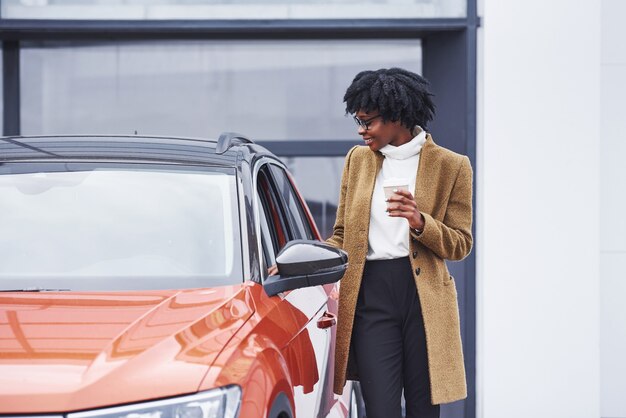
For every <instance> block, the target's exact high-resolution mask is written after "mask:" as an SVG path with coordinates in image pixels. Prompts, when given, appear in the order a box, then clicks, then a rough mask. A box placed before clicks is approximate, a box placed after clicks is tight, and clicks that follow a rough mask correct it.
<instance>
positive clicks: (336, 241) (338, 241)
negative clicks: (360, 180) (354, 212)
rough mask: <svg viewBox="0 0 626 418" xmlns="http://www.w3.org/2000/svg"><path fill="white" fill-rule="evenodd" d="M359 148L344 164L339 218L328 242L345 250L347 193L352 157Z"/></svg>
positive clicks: (336, 218) (350, 154)
mask: <svg viewBox="0 0 626 418" xmlns="http://www.w3.org/2000/svg"><path fill="white" fill-rule="evenodd" d="M356 148H357V147H356V146H355V147H352V149H350V151H348V155H346V160H345V162H344V164H343V174H342V175H341V189H340V191H339V205H338V206H337V216H336V217H335V225H334V226H333V235H332V236H331V237H330V238H328V239H327V240H326V243H328V244H330V245H332V246H333V247H336V248H342V249H343V229H344V225H345V222H344V215H345V212H346V210H345V209H346V207H345V205H346V193H347V189H348V177H349V173H350V157H351V156H352V153H353V152H354V150H355V149H356Z"/></svg>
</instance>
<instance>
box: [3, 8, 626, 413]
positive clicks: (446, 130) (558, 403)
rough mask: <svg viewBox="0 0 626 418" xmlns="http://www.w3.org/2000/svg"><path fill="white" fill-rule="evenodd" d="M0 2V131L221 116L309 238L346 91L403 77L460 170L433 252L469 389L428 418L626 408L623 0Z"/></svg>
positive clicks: (206, 123)
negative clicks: (454, 205) (450, 249)
mask: <svg viewBox="0 0 626 418" xmlns="http://www.w3.org/2000/svg"><path fill="white" fill-rule="evenodd" d="M0 4H1V7H0V38H1V39H2V68H3V78H2V81H3V83H2V87H1V88H2V92H3V100H2V101H1V103H0V106H1V107H2V115H3V117H2V118H1V120H0V126H1V127H2V131H3V133H4V135H18V134H23V135H37V134H72V133H104V134H129V133H134V132H138V133H141V134H158V135H177V136H194V137H209V138H216V137H217V136H218V135H219V133H220V132H222V131H237V132H241V133H244V134H247V135H249V136H250V137H252V138H253V139H254V140H255V141H257V142H260V143H262V144H264V145H266V146H267V147H268V148H270V149H271V150H272V151H274V152H275V153H276V154H278V155H280V156H281V157H283V158H284V160H285V161H286V162H287V164H288V165H289V166H290V168H291V170H292V172H293V173H294V174H295V176H296V181H297V182H298V184H299V186H300V189H301V190H303V191H304V193H305V198H306V199H307V201H308V202H309V206H310V207H311V209H312V211H313V212H314V216H315V217H316V221H317V222H318V225H319V226H320V229H321V230H322V233H323V234H324V235H326V236H327V235H329V234H330V231H331V228H332V223H333V222H334V215H335V208H336V205H337V197H338V194H339V190H338V184H339V179H340V176H341V169H342V166H343V157H344V155H345V153H346V151H347V150H348V149H349V148H350V147H351V146H352V145H354V144H358V143H359V141H358V138H357V135H356V129H355V126H354V125H353V122H352V121H351V120H350V119H349V118H347V117H346V116H345V114H344V107H343V103H342V96H343V92H344V91H345V88H346V87H347V85H348V84H349V83H350V81H351V79H352V77H353V76H354V75H355V74H356V73H357V72H358V71H360V70H363V69H376V68H381V67H391V66H400V67H405V68H408V69H411V70H413V71H416V72H419V73H421V74H423V75H424V76H426V77H427V78H428V79H429V80H430V81H431V84H432V89H433V92H434V93H435V96H436V97H435V100H436V103H437V118H436V120H435V121H434V122H433V123H432V125H431V126H429V127H428V130H429V131H430V132H431V133H432V134H433V136H434V138H435V140H436V142H438V143H440V144H442V145H444V146H447V147H449V148H451V149H453V150H455V151H457V152H460V153H462V154H466V155H468V156H469V157H470V160H471V161H472V164H473V167H474V173H475V208H476V215H475V229H476V234H475V236H476V240H475V243H476V246H475V251H474V252H473V253H472V255H471V256H470V257H469V258H468V259H466V260H465V261H464V262H462V263H451V265H450V269H451V270H452V272H453V274H454V275H455V277H456V282H457V286H458V291H459V302H460V307H461V316H462V334H463V335H462V337H463V342H464V350H465V359H466V369H467V374H468V385H469V396H468V399H466V400H465V401H462V402H457V403H454V404H451V405H446V407H445V408H443V409H442V417H444V418H461V417H464V418H473V417H481V418H501V417H507V418H508V417H528V416H534V417H564V418H570V417H572V418H573V417H605V418H626V401H624V400H623V397H622V396H621V392H622V391H623V390H622V386H623V385H621V381H622V380H623V378H622V376H626V364H625V363H626V362H625V361H624V360H623V354H622V353H623V352H625V351H626V309H625V308H624V306H625V304H623V303H621V300H622V297H624V296H626V285H624V283H626V282H625V281H623V280H620V278H621V277H622V274H621V272H620V268H621V267H626V258H625V257H626V256H625V254H626V241H625V240H624V238H623V237H624V236H626V222H625V221H624V220H623V219H622V215H621V214H622V213H624V212H626V210H625V209H626V199H625V198H624V197H622V194H620V193H618V190H619V187H618V186H616V185H617V184H621V183H619V182H618V181H619V180H618V179H623V180H626V178H625V177H626V172H624V170H623V169H622V167H621V165H620V164H619V156H620V152H619V151H621V150H622V148H623V147H624V145H623V144H622V142H623V141H620V139H621V137H622V136H623V135H622V134H623V133H624V131H625V130H624V129H623V128H624V126H623V123H624V122H623V120H622V118H621V114H620V112H619V110H618V109H621V107H620V106H619V105H620V104H621V103H620V102H621V101H622V100H624V99H623V97H624V96H626V95H624V94H620V92H622V90H623V89H624V88H626V82H624V81H623V80H622V79H623V78H624V77H622V75H623V74H625V73H624V71H625V69H626V67H625V65H626V54H625V53H624V49H623V47H622V46H621V45H620V42H619V41H618V40H619V39H623V35H626V33H624V32H625V31H624V30H623V29H621V28H620V25H619V22H620V16H624V15H625V12H626V6H624V5H623V2H622V1H620V0H602V2H599V1H592V0H585V1H582V2H576V3H572V2H567V1H565V0H560V1H552V2H540V1H530V2H528V1H520V0H482V1H478V2H477V1H476V0H360V1H357V0H354V1H351V0H308V1H307V0H263V1H252V0H211V1H209V0H179V1H175V0H154V1H147V0H88V1H87V0H84V1H78V0H2V1H1V3H0ZM620 36H621V37H620ZM622 93H623V92H622Z"/></svg>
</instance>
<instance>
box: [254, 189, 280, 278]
mask: <svg viewBox="0 0 626 418" xmlns="http://www.w3.org/2000/svg"><path fill="white" fill-rule="evenodd" d="M257 198H258V199H257V202H259V205H258V211H259V225H260V227H261V246H262V248H263V260H264V262H265V269H267V268H268V267H270V266H273V265H274V264H276V250H275V249H274V240H273V238H272V235H273V234H272V232H271V230H270V225H269V222H268V219H267V213H266V212H265V207H264V206H265V205H264V204H263V203H262V199H261V197H260V195H259V193H258V192H257Z"/></svg>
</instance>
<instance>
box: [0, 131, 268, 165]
mask: <svg viewBox="0 0 626 418" xmlns="http://www.w3.org/2000/svg"><path fill="white" fill-rule="evenodd" d="M237 135H238V134H232V133H226V134H223V135H222V136H220V139H219V140H212V139H202V138H182V137H167V136H146V135H62V136H61V135H55V136H13V137H0V162H9V161H42V160H46V161H66V160H89V161H93V160H99V161H100V160H104V161H141V162H150V161H155V162H168V163H179V164H180V163H182V164H202V165H217V166H228V167H235V166H236V165H237V160H238V156H239V158H240V159H242V158H243V159H247V160H249V159H251V158H253V156H256V155H259V156H260V155H272V154H271V153H270V152H269V151H267V150H266V149H265V148H263V147H261V146H259V145H256V144H253V143H252V141H250V140H248V139H247V138H245V137H243V136H241V135H240V136H237ZM225 136H229V137H228V138H227V137H225ZM217 148H220V151H219V152H216V149H217ZM244 151H245V152H244Z"/></svg>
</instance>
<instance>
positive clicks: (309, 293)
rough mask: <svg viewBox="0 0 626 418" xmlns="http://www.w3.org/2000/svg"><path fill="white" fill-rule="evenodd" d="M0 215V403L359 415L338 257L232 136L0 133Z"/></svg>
mask: <svg viewBox="0 0 626 418" xmlns="http://www.w3.org/2000/svg"><path fill="white" fill-rule="evenodd" d="M0 231H1V233H0V290H2V292H0V415H11V416H17V415H20V416H41V415H48V416H55V417H61V416H63V417H67V418H87V417H90V418H91V417H94V418H214V417H215V418H217V417H220V418H232V417H271V418H285V417H298V418H301V417H326V416H328V417H346V416H350V417H357V416H362V413H363V409H362V403H361V399H360V392H359V390H358V386H356V385H354V386H353V385H352V383H348V384H347V385H346V388H345V390H344V395H343V396H337V395H334V394H333V392H332V381H333V379H332V377H333V362H334V361H333V356H334V342H335V327H334V325H335V315H336V314H337V300H336V295H337V292H338V288H337V284H336V282H337V281H338V280H339V279H340V278H341V276H342V275H343V273H344V271H345V269H346V267H347V262H348V261H347V256H346V254H345V253H344V252H343V251H341V250H338V249H335V248H332V247H330V246H328V245H326V244H324V243H323V242H321V241H320V237H319V233H318V231H317V228H316V227H315V224H314V222H313V220H312V217H311V215H310V213H309V211H308V209H307V207H306V204H305V203H304V201H303V199H302V198H301V196H300V195H299V194H298V192H297V190H296V188H295V187H294V183H293V181H292V179H291V176H290V175H289V173H288V172H287V170H286V169H285V166H284V165H283V164H282V163H281V161H280V160H278V159H277V158H276V157H275V156H274V155H272V154H271V153H269V152H268V151H267V150H265V149H264V148H262V147H260V146H258V145H255V144H253V143H252V142H251V141H249V140H248V139H246V138H244V137H242V136H240V135H237V134H231V133H227V134H224V135H222V136H221V137H220V139H219V140H218V141H207V140H197V139H180V138H162V137H140V136H128V137H121V136H120V137H115V136H100V137H95V136H73V137H19V138H18V137H14V138H0ZM276 268H277V270H278V273H276Z"/></svg>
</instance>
